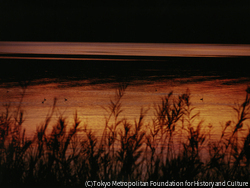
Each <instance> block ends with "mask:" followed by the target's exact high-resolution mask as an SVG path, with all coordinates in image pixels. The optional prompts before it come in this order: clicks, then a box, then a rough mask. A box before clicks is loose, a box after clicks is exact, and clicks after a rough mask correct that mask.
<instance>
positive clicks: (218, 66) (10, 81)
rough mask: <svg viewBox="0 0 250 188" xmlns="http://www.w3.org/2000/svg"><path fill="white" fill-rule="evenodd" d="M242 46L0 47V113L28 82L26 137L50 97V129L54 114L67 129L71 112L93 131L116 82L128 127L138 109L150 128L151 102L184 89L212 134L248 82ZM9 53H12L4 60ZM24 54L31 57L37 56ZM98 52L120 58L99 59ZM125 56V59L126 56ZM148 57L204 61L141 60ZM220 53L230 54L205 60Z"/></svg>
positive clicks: (40, 119)
mask: <svg viewBox="0 0 250 188" xmlns="http://www.w3.org/2000/svg"><path fill="white" fill-rule="evenodd" d="M67 45H68V46H67ZM249 49H250V48H249V46H247V45H245V46H244V45H238V46H237V45H231V46H230V45H229V46H224V45H184V44H171V45H170V44H126V45H124V44H123V45H122V44H119V43H118V44H109V43H108V44H99V43H91V44H88V43H74V44H73V43H72V44H70V45H69V44H68V43H17V42H0V52H1V53H2V55H1V58H0V60H1V63H2V64H5V65H6V66H8V68H6V69H2V70H1V71H2V72H1V79H0V80H1V85H0V86H1V87H0V96H1V98H0V105H1V111H3V110H4V108H3V107H2V105H3V104H6V103H8V102H10V103H11V106H12V110H14V109H15V107H16V106H17V105H18V102H19V101H20V97H21V92H22V90H21V87H20V86H18V81H20V80H27V79H28V80H30V81H31V82H30V85H29V86H28V87H27V89H26V92H25V96H24V98H23V102H22V109H23V110H24V117H25V122H24V127H25V128H26V129H27V134H28V135H29V136H31V135H32V134H33V133H34V132H35V130H36V127H37V126H38V125H40V124H41V123H43V122H44V121H45V118H46V115H47V114H48V112H49V110H50V109H51V107H52V105H53V99H54V97H56V98H57V99H58V101H57V105H56V107H57V108H56V111H55V113H54V118H53V121H52V123H51V125H52V124H54V123H55V121H56V117H59V116H60V115H62V116H64V117H66V118H67V120H68V123H69V124H71V123H72V121H73V117H74V113H75V112H76V111H77V113H78V116H79V118H80V119H81V121H82V125H83V124H84V123H87V124H88V127H89V128H91V129H93V130H94V131H95V132H96V133H97V134H101V131H102V130H103V128H104V125H105V116H108V114H107V112H106V111H105V110H104V108H103V107H108V105H109V102H110V99H113V98H114V96H115V90H116V87H117V85H118V84H119V82H120V81H126V82H128V83H129V86H128V88H127V90H126V93H125V95H124V97H123V98H122V107H123V110H124V111H123V112H122V113H121V116H120V117H121V118H123V117H126V118H127V119H128V121H130V122H131V123H133V122H134V120H135V119H138V118H139V114H140V108H141V107H144V108H145V109H146V108H149V111H148V113H147V116H146V119H145V121H146V122H147V123H149V124H150V123H152V118H153V116H154V105H155V104H158V103H160V100H161V97H163V96H165V95H167V94H168V93H169V92H170V91H172V90H173V91H174V95H175V96H177V95H180V94H182V93H184V92H185V91H186V89H187V88H189V90H190V92H191V102H192V104H193V106H194V107H196V111H200V120H204V123H203V125H204V127H208V125H209V124H212V125H213V126H214V131H213V134H215V135H218V133H220V130H221V124H225V122H226V121H228V120H236V114H235V113H234V112H233V110H232V108H231V107H232V106H234V104H235V103H242V102H243V101H244V99H245V94H246V92H245V90H246V88H247V86H248V85H250V75H249V71H247V69H246V68H245V67H246V62H248V60H249V59H247V58H246V57H245V58H243V59H242V58H240V57H238V56H249V52H250V50H249ZM10 53H11V54H13V53H14V54H15V53H17V54H18V55H17V56H15V57H13V56H8V54H10ZM20 54H21V55H22V54H29V56H26V55H25V56H20ZM30 54H36V55H37V54H38V56H37V57H38V58H37V57H34V56H32V55H30ZM48 54H54V55H55V54H57V55H64V54H67V55H72V54H78V55H79V54H80V55H90V54H92V55H97V56H95V57H93V56H91V57H87V59H86V56H81V57H80V58H79V57H77V58H76V57H70V58H69V57H67V58H65V57H64V56H56V59H55V58H54V57H51V56H49V57H48V56H46V55H48ZM103 54H105V55H120V56H122V57H119V58H120V59H119V58H118V57H117V56H116V57H115V58H114V57H112V56H110V57H111V59H110V57H109V58H106V57H105V56H101V58H100V55H103ZM126 55H132V56H133V58H128V59H126V58H124V56H126ZM155 55H158V56H205V57H206V58H201V59H198V58H195V59H194V58H193V59H192V58H177V59H176V58H170V59H169V58H166V59H159V58H157V57H156V58H153V57H150V58H148V57H147V56H155ZM227 55H229V56H235V57H234V58H212V59H211V58H208V57H207V56H227ZM142 56H143V57H142ZM43 57H46V58H43ZM58 58H59V59H58ZM76 60H77V61H76ZM45 98H46V101H45V102H44V103H42V101H43V100H44V99H45ZM65 98H66V99H67V101H66V100H65ZM201 98H203V101H202V100H200V99H201ZM248 123H249V122H248Z"/></svg>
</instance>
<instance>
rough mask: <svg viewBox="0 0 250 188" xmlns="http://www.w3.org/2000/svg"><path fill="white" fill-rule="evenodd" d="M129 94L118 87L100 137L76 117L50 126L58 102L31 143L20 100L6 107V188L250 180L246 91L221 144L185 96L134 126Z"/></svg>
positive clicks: (165, 101) (0, 168) (167, 101)
mask: <svg viewBox="0 0 250 188" xmlns="http://www.w3.org/2000/svg"><path fill="white" fill-rule="evenodd" d="M126 87H127V85H126V84H121V85H120V86H119V89H117V91H116V95H115V97H114V99H113V100H111V102H110V105H109V106H108V107H107V108H105V109H106V110H107V112H108V113H109V115H107V116H106V121H105V122H104V125H105V127H104V130H103V133H102V135H101V136H100V137H98V136H97V135H96V134H94V133H93V131H92V130H91V129H89V128H88V127H87V125H86V124H84V123H82V122H81V121H80V120H79V118H78V116H77V113H76V114H75V119H74V124H73V125H68V124H67V123H66V122H67V121H66V117H59V118H58V121H57V123H56V124H54V125H51V123H50V121H51V118H52V114H53V112H54V109H55V107H56V99H55V100H54V105H53V107H52V109H51V111H50V112H49V113H48V116H47V118H46V120H45V122H44V123H43V124H41V125H40V126H39V127H37V130H36V133H35V134H34V135H33V138H32V139H28V138H27V137H26V136H25V129H23V128H22V126H23V119H24V117H23V111H22V108H21V103H22V101H21V102H20V105H19V106H18V107H17V109H16V111H14V112H10V111H9V105H8V104H6V111H5V112H2V113H1V116H0V135H1V136H0V185H1V187H2V186H8V187H10V186H12V185H13V186H21V185H24V186H33V187H37V186H42V187H46V186H49V187H51V186H54V187H57V186H60V187H77V186H79V187H84V186H85V182H86V181H88V180H97V181H105V182H111V181H115V180H117V181H138V180H139V181H145V182H146V181H158V182H160V181H167V180H168V181H182V182H184V181H186V180H187V181H194V180H199V181H204V180H206V181H224V180H228V181H244V182H247V181H248V182H249V181H250V177H249V174H250V129H249V127H247V124H246V123H245V121H246V120H247V119H248V118H249V112H250V98H249V97H250V96H249V95H250V88H249V87H248V89H247V90H246V98H245V101H243V103H242V104H241V105H239V106H238V107H236V108H234V109H235V111H236V112H237V113H238V119H237V120H236V121H228V122H226V123H225V125H224V126H223V129H222V132H221V135H220V136H219V138H218V139H217V140H215V139H211V130H212V129H213V127H212V126H205V125H204V123H203V121H197V120H198V116H199V113H194V111H193V109H194V108H193V107H192V105H191V103H190V93H189V91H188V90H187V92H186V93H184V94H182V95H180V96H177V97H176V96H174V95H173V92H170V93H169V94H168V95H167V96H165V97H163V98H162V99H161V102H160V103H159V104H158V105H155V107H154V112H155V116H154V118H153V119H152V122H149V123H147V122H145V121H144V118H145V116H146V115H147V110H145V109H141V113H140V116H139V117H138V119H137V120H135V121H134V123H132V122H128V121H127V120H126V118H121V117H120V113H121V112H122V105H121V104H122V97H123V95H124V94H125V90H126ZM24 92H25V91H24ZM23 94H24V93H23ZM49 126H53V128H52V129H50V130H51V131H49V130H48V127H49ZM100 126H103V125H100ZM243 135H244V136H243Z"/></svg>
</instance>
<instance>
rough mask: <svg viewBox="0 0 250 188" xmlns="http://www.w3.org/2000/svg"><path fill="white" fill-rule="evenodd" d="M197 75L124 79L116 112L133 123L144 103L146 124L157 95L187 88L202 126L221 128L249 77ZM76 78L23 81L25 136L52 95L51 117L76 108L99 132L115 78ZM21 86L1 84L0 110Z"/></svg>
mask: <svg viewBox="0 0 250 188" xmlns="http://www.w3.org/2000/svg"><path fill="white" fill-rule="evenodd" d="M197 79H198V78H197V77H190V78H176V79H171V80H159V81H151V82H149V81H147V82H146V81H145V82H144V81H143V80H137V81H136V80H134V81H132V82H130V83H129V84H130V85H129V87H128V88H127V90H126V94H125V95H124V97H123V98H122V105H123V106H122V108H123V110H124V111H123V112H122V113H121V116H120V117H126V118H127V119H128V121H130V122H133V121H134V120H135V119H138V117H139V114H140V108H141V107H144V108H150V110H149V111H148V115H147V116H146V121H147V122H149V123H152V118H153V116H154V104H158V103H159V102H160V99H161V97H163V96H165V95H167V94H168V93H169V92H170V91H172V90H173V91H174V95H180V94H182V93H184V92H185V91H186V89H187V88H189V90H190V92H191V102H192V104H193V106H194V107H196V111H200V119H204V120H205V122H204V125H205V126H208V125H209V124H210V123H211V124H212V125H213V126H214V132H213V134H216V133H221V127H220V124H221V123H222V124H225V122H227V121H228V120H236V114H235V112H234V111H233V110H232V108H231V107H232V106H234V103H235V102H239V103H242V102H243V101H244V98H245V90H246V87H247V84H250V82H248V83H247V84H246V82H243V83H241V80H242V79H243V80H244V78H238V79H216V78H213V79H211V78H210V79H208V80H206V81H200V82H198V81H197ZM82 82H86V81H72V82H70V83H71V84H74V85H75V86H74V87H71V86H70V85H69V84H68V82H66V81H65V82H60V83H50V84H41V85H37V84H35V85H30V86H28V88H27V90H26V93H25V96H24V99H23V102H22V107H23V109H24V112H25V123H24V125H25V126H26V128H27V132H28V135H29V136H31V135H32V134H33V133H34V132H35V130H36V127H37V126H38V125H39V124H40V123H41V122H44V121H45V117H46V115H47V113H48V111H49V110H50V109H51V107H52V105H53V99H54V97H56V98H57V99H58V100H57V105H56V106H57V108H56V111H55V112H56V113H55V114H54V117H59V116H60V115H62V116H64V117H67V120H68V122H69V123H73V117H74V113H75V111H77V113H78V115H79V117H80V118H81V120H82V121H83V122H86V123H87V124H88V126H89V128H91V129H93V130H94V131H95V132H97V133H98V134H100V133H101V131H102V130H103V128H104V126H105V115H106V116H107V113H106V111H105V110H104V109H103V107H107V106H108V104H109V102H110V99H112V98H113V97H114V95H115V88H116V86H117V83H104V84H95V85H85V86H83V85H82ZM77 85H79V86H77ZM62 86H64V87H62ZM21 91H22V90H21V89H20V87H11V88H1V89H0V94H1V99H0V103H1V109H2V110H3V107H2V104H5V103H7V102H11V104H12V109H13V108H14V106H17V104H18V101H19V100H20V97H21V95H20V93H21ZM45 99H46V101H45ZM65 99H67V100H65ZM201 99H203V100H201ZM55 119H56V118H55ZM55 119H54V120H55ZM218 130H219V131H218Z"/></svg>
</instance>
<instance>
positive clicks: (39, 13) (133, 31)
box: [0, 0, 250, 44]
mask: <svg viewBox="0 0 250 188" xmlns="http://www.w3.org/2000/svg"><path fill="white" fill-rule="evenodd" d="M0 12H1V19H0V24H1V29H0V40H7V41H8V40H17V41H89V42H95V41H98V42H169V43H170V42H173V43H175V42H177V43H180V42H182V43H245V44H247V43H250V37H249V33H250V29H249V27H248V23H249V21H250V15H249V14H250V13H249V2H247V1H240V2H236V1H227V2H226V3H225V2H223V3H222V2H218V1H199V2H197V1H193V0H192V1H191V0H190V1H184V0H178V1H175V0H171V1H170V0H169V1H165V0H158V1H151V0H147V1H143V0H134V1H114V0H112V1H101V0H95V1H91V0H88V1H87V0H85V1H65V0H64V1H28V0H23V1H16V0H12V1H2V2H1V6H0Z"/></svg>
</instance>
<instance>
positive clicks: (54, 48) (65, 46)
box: [0, 42, 250, 57]
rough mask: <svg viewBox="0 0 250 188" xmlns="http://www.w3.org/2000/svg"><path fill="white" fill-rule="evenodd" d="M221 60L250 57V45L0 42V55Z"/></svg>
mask: <svg viewBox="0 0 250 188" xmlns="http://www.w3.org/2000/svg"><path fill="white" fill-rule="evenodd" d="M11 53H12V54H22V53H30V54H68V55H123V56H177V57H183V56H184V57H218V56H223V57H226V56H250V45H239V44H228V45H225V44H159V43H85V42H81V43H80V42H0V54H11Z"/></svg>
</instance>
